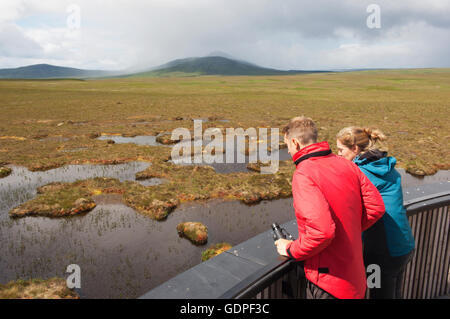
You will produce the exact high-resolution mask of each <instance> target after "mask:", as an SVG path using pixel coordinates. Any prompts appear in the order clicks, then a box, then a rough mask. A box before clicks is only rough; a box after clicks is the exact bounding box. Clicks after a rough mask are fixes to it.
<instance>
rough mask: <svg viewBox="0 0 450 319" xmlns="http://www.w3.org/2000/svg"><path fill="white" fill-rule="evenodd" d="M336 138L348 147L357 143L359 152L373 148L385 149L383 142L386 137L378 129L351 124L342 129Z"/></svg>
mask: <svg viewBox="0 0 450 319" xmlns="http://www.w3.org/2000/svg"><path fill="white" fill-rule="evenodd" d="M337 139H338V140H339V141H340V142H341V143H342V144H343V145H345V146H346V147H348V148H352V147H353V146H355V145H357V146H358V147H359V149H360V150H361V153H365V152H368V151H371V150H375V149H385V146H384V145H383V142H384V141H386V139H387V138H386V135H384V134H383V132H382V131H380V130H378V129H372V128H362V127H355V126H351V127H346V128H344V129H342V130H341V131H340V132H339V133H338V135H337Z"/></svg>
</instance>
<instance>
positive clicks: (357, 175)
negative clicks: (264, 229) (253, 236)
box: [287, 142, 385, 298]
mask: <svg viewBox="0 0 450 319" xmlns="http://www.w3.org/2000/svg"><path fill="white" fill-rule="evenodd" d="M293 160H294V162H296V165H297V169H296V170H295V173H294V176H293V178H292V194H293V197H294V209H295V216H296V218H297V224H298V234H299V235H298V236H299V237H298V239H297V240H295V241H294V242H292V243H290V244H289V245H288V246H287V251H288V254H289V255H290V256H291V257H292V258H294V259H296V260H304V268H305V274H306V278H307V279H308V280H310V281H311V282H313V283H314V284H316V285H317V286H319V287H320V288H322V289H323V290H325V291H327V292H328V293H330V294H331V295H333V296H334V297H336V298H364V296H365V292H366V271H365V267H364V262H363V256H362V251H363V248H362V240H361V233H362V232H363V231H364V230H366V229H367V228H369V227H370V226H371V225H372V224H374V223H375V222H376V221H377V220H378V219H379V218H381V217H382V216H383V214H384V211H385V208H384V204H383V199H382V198H381V195H380V193H379V192H378V190H377V188H376V187H375V186H374V185H373V184H372V183H371V182H370V181H369V179H368V178H367V177H366V176H365V175H364V173H362V172H361V170H360V169H359V168H358V167H357V166H356V165H355V164H354V163H353V162H351V161H349V160H346V159H344V158H342V157H338V156H336V155H334V154H331V150H330V147H329V145H328V143H327V142H322V143H317V144H313V145H310V146H307V147H305V148H303V149H301V150H300V151H299V152H298V153H297V154H295V155H294V157H293Z"/></svg>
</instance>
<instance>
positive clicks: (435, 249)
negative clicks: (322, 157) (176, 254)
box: [141, 182, 450, 299]
mask: <svg viewBox="0 0 450 319" xmlns="http://www.w3.org/2000/svg"><path fill="white" fill-rule="evenodd" d="M449 188H450V182H447V183H445V182H444V183H437V184H431V185H424V186H420V187H414V188H408V189H406V190H405V191H404V197H405V201H404V205H405V207H406V210H407V215H408V218H409V221H410V225H411V228H412V231H413V235H414V238H415V241H416V251H415V255H414V256H413V259H412V260H411V262H410V263H409V264H408V266H407V268H406V271H405V278H404V284H403V297H404V298H408V299H409V298H436V297H440V296H444V295H448V294H449V293H450V260H449V259H450V253H449V248H450V247H449V241H450V236H449V226H450V210H449V207H450V189H449ZM286 225H287V224H286ZM293 225H295V222H293V223H292V222H291V223H290V224H289V225H287V226H288V227H291V229H290V230H289V229H288V230H289V232H291V233H292V234H293V235H294V234H295V228H296V227H293ZM255 243H257V244H258V246H257V248H261V247H260V246H261V245H271V247H266V248H267V250H266V251H267V252H270V251H271V250H274V247H273V240H271V235H270V232H267V233H263V234H260V235H258V236H257V237H254V238H253V239H250V240H249V241H248V242H245V243H243V244H242V245H241V246H242V247H241V248H239V249H238V250H234V252H227V253H224V254H221V255H223V256H222V257H220V258H221V260H220V261H218V262H217V263H220V264H221V265H223V264H225V266H223V267H225V271H226V272H230V273H231V272H232V269H231V267H232V266H231V265H232V264H233V262H235V259H238V258H239V260H240V261H245V262H248V263H250V262H252V264H254V265H253V266H252V267H254V268H256V269H255V270H254V271H250V272H249V274H248V275H246V276H245V277H244V278H242V279H239V280H237V282H236V283H235V284H232V285H231V286H230V283H229V281H230V280H226V279H223V280H220V279H219V280H217V278H214V271H212V273H211V275H209V276H208V275H207V274H205V273H204V270H202V269H208V267H210V266H211V265H207V264H206V263H207V262H206V263H202V264H200V265H198V266H195V267H194V268H193V269H191V270H189V271H187V272H185V273H183V274H181V275H179V276H177V277H176V278H175V279H173V280H170V281H169V282H167V283H166V284H163V285H161V286H160V287H157V288H155V289H154V290H152V291H150V292H149V293H147V294H145V295H144V296H142V297H141V298H226V299H244V298H245V299H248V298H256V299H284V298H304V297H305V286H306V281H305V278H304V271H303V266H302V263H299V262H295V261H293V260H291V259H288V258H284V257H280V256H277V257H274V256H273V255H271V257H270V258H271V259H272V260H271V261H270V262H264V261H261V260H262V259H264V258H262V257H258V256H256V255H255V256H256V257H255V256H242V255H239V252H240V251H243V252H245V251H247V252H248V253H251V251H252V250H256V249H255ZM221 255H219V256H221ZM219 256H218V257H219ZM218 257H216V258H218ZM216 258H213V259H212V260H214V259H216ZM259 258H262V259H259ZM212 260H211V261H212ZM266 260H269V259H266ZM228 261H229V262H230V266H227V265H226V264H227V262H228ZM202 267H203V268H202ZM227 267H230V269H226V268H227ZM242 269H244V268H242ZM219 272H220V273H222V272H223V268H220V269H218V270H217V273H219ZM196 276H198V278H199V282H197V281H196V280H193V277H196ZM211 287H214V288H211Z"/></svg>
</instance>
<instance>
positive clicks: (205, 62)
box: [128, 56, 326, 77]
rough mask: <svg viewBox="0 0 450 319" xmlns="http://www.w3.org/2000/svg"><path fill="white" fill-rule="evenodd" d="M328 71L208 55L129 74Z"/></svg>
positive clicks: (245, 73) (270, 73)
mask: <svg viewBox="0 0 450 319" xmlns="http://www.w3.org/2000/svg"><path fill="white" fill-rule="evenodd" d="M316 72H326V71H301V70H290V71H281V70H276V69H270V68H264V67H260V66H258V65H255V64H252V63H249V62H245V61H241V60H235V59H231V58H228V57H224V56H206V57H198V58H187V59H179V60H174V61H171V62H169V63H166V64H164V65H161V66H159V67H156V68H154V69H151V70H149V71H147V72H140V73H135V74H131V75H128V76H135V77H145V76H171V75H173V76H177V75H287V74H299V73H316Z"/></svg>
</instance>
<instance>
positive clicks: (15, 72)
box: [0, 64, 114, 79]
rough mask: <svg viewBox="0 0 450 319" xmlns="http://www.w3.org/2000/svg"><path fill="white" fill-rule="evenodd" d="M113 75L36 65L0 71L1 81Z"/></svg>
mask: <svg viewBox="0 0 450 319" xmlns="http://www.w3.org/2000/svg"><path fill="white" fill-rule="evenodd" d="M111 75H114V72H110V71H98V70H82V69H74V68H67V67H61V66H54V65H50V64H35V65H30V66H24V67H20V68H14V69H0V79H58V78H92V77H106V76H111Z"/></svg>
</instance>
